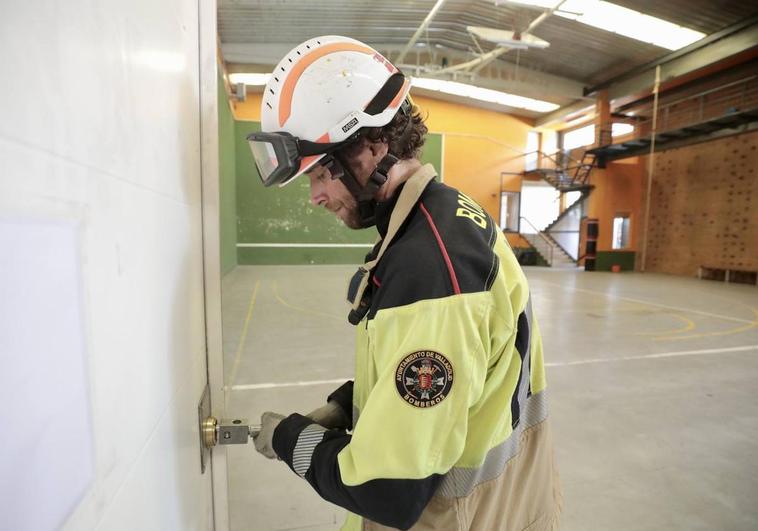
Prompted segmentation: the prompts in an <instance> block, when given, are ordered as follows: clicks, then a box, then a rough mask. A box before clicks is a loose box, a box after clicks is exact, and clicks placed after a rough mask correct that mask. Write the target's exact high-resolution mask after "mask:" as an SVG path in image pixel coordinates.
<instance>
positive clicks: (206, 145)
mask: <svg viewBox="0 0 758 531" xmlns="http://www.w3.org/2000/svg"><path fill="white" fill-rule="evenodd" d="M216 17H217V6H216V0H198V40H199V43H198V51H199V67H200V68H199V70H200V72H199V75H200V86H199V90H200V164H201V177H200V180H201V183H202V185H201V186H202V206H201V208H202V216H201V218H202V224H203V284H204V291H205V338H206V350H205V353H206V364H207V365H206V366H207V371H208V385H209V388H210V395H211V411H212V414H213V416H214V417H216V418H225V417H226V411H225V400H224V358H223V342H222V329H221V323H222V320H221V241H220V232H219V231H220V218H219V213H220V210H219V208H220V199H219V154H218V151H219V146H218V81H217V80H218V37H217V29H216V28H217V26H216ZM210 474H211V487H212V498H213V500H212V501H213V515H212V525H213V529H215V531H227V530H228V529H229V495H228V482H227V461H226V452H225V451H224V450H223V449H220V448H217V449H214V450H212V451H211V466H210Z"/></svg>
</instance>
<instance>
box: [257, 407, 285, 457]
mask: <svg viewBox="0 0 758 531" xmlns="http://www.w3.org/2000/svg"><path fill="white" fill-rule="evenodd" d="M284 419H285V416H284V415H280V414H279V413H272V412H271V411H266V412H265V413H264V414H263V415H261V431H259V432H258V434H257V435H254V436H253V443H254V444H255V449H256V450H258V452H259V453H261V454H263V455H264V456H266V457H268V458H269V459H278V456H277V455H276V452H275V451H274V430H275V429H276V427H277V426H278V425H279V423H280V422H281V421H282V420H284Z"/></svg>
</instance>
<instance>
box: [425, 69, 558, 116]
mask: <svg viewBox="0 0 758 531" xmlns="http://www.w3.org/2000/svg"><path fill="white" fill-rule="evenodd" d="M411 85H412V86H414V87H418V88H423V89H427V90H434V91H437V92H443V93H445V94H454V95H456V96H463V97H466V98H472V99H475V100H481V101H488V102H491V103H499V104H500V105H507V106H508V107H515V108H518V109H527V110H530V111H536V112H550V111H554V110H555V109H557V108H558V107H559V105H556V104H555V103H550V102H548V101H542V100H535V99H532V98H526V97H524V96H516V95H515V94H508V93H507V92H500V91H499V90H492V89H487V88H482V87H476V86H474V85H469V84H467V83H458V82H457V81H446V80H444V79H430V78H426V77H414V78H412V79H411Z"/></svg>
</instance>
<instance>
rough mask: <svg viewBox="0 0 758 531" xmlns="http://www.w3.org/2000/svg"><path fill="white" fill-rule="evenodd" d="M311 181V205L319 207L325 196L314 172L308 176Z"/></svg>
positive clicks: (322, 185) (321, 184)
mask: <svg viewBox="0 0 758 531" xmlns="http://www.w3.org/2000/svg"><path fill="white" fill-rule="evenodd" d="M308 177H310V179H311V204H312V205H313V206H319V205H320V204H321V203H322V202H324V201H325V200H326V194H325V193H324V183H322V182H321V180H320V179H319V178H318V175H317V173H316V172H314V174H309V175H308Z"/></svg>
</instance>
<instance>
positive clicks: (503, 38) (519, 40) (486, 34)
mask: <svg viewBox="0 0 758 531" xmlns="http://www.w3.org/2000/svg"><path fill="white" fill-rule="evenodd" d="M466 30H468V32H469V33H473V34H474V35H476V36H477V37H479V38H480V39H484V40H485V41H489V42H493V43H495V44H502V45H505V46H508V47H509V48H519V49H522V50H525V49H527V48H547V47H548V46H550V43H549V42H547V41H543V40H542V39H539V38H537V37H535V36H534V35H529V34H528V33H524V34H523V35H520V36H518V37H516V35H515V34H514V33H513V32H512V31H508V30H501V29H496V28H485V27H482V26H466Z"/></svg>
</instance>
